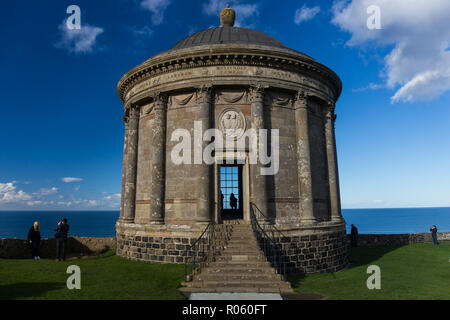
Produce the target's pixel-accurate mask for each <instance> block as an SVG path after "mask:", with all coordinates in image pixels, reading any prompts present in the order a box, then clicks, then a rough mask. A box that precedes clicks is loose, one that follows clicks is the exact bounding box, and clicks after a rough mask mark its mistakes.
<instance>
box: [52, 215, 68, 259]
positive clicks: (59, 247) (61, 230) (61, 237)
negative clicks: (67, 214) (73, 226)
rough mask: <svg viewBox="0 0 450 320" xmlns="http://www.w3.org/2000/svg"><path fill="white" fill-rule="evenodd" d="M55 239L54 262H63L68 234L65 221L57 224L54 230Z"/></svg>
mask: <svg viewBox="0 0 450 320" xmlns="http://www.w3.org/2000/svg"><path fill="white" fill-rule="evenodd" d="M53 230H54V231H56V233H55V238H56V260H57V261H61V260H63V261H65V260H66V246H67V234H68V232H69V225H68V224H67V219H66V218H64V219H63V220H62V221H61V222H59V223H58V225H57V226H56V228H55V229H53Z"/></svg>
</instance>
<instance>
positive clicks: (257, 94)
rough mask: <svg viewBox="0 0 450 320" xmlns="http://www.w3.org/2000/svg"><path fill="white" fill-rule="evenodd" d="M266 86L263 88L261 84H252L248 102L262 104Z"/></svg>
mask: <svg viewBox="0 0 450 320" xmlns="http://www.w3.org/2000/svg"><path fill="white" fill-rule="evenodd" d="M267 88H268V86H264V85H262V84H261V83H257V84H254V85H252V86H251V87H250V89H249V93H250V101H251V102H252V103H253V102H264V94H265V91H266V89H267Z"/></svg>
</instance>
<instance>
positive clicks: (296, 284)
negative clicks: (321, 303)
mask: <svg viewBox="0 0 450 320" xmlns="http://www.w3.org/2000/svg"><path fill="white" fill-rule="evenodd" d="M349 259H350V263H351V265H350V267H349V268H348V269H347V270H344V271H341V272H337V273H333V274H315V275H307V276H305V277H303V276H298V277H289V281H291V283H292V286H293V288H294V290H295V291H296V292H297V293H318V294H321V295H322V296H325V299H346V300H356V299H365V300H366V299H368V300H378V299H386V300H411V299H426V300H434V299H439V300H441V299H442V300H450V243H449V242H442V243H441V245H440V246H434V245H433V244H431V243H420V244H414V245H408V246H402V247H395V246H379V247H359V248H352V249H351V250H350V256H349ZM370 265H377V266H379V267H380V269H381V290H368V289H367V286H366V281H367V278H368V277H369V276H370V274H367V267H368V266H370Z"/></svg>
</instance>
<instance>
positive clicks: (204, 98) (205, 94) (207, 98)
mask: <svg viewBox="0 0 450 320" xmlns="http://www.w3.org/2000/svg"><path fill="white" fill-rule="evenodd" d="M212 90H213V86H212V84H207V85H202V86H201V87H199V88H197V90H196V97H197V103H211V96H212V95H211V94H212Z"/></svg>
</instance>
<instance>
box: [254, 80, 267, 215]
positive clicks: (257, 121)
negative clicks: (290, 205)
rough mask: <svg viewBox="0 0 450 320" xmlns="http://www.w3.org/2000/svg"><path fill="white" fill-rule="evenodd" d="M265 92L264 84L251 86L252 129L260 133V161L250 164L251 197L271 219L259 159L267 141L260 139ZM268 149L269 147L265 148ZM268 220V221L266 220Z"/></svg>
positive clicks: (265, 181)
mask: <svg viewBox="0 0 450 320" xmlns="http://www.w3.org/2000/svg"><path fill="white" fill-rule="evenodd" d="M264 94H265V88H264V87H262V86H255V87H251V88H250V99H251V107H252V119H251V123H252V129H254V130H255V133H256V134H257V135H258V145H256V146H254V147H255V148H257V153H258V159H257V160H258V161H257V164H250V179H251V190H250V192H251V198H252V199H253V202H254V203H255V204H256V206H257V207H258V208H259V209H260V210H261V212H262V213H263V214H264V215H265V216H266V218H268V219H270V217H271V214H270V213H269V212H268V205H267V203H268V197H267V179H266V176H264V175H261V169H262V168H263V165H262V164H261V162H260V161H259V150H261V149H262V148H265V146H266V143H267V141H260V139H259V130H260V129H266V128H265V124H264ZM265 150H267V148H265ZM265 222H268V221H265Z"/></svg>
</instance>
